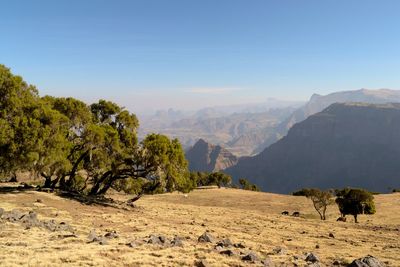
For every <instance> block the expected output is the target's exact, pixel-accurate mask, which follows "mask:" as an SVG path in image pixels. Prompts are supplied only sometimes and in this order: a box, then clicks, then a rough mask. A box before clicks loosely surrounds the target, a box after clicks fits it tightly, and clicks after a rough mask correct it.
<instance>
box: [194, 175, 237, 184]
mask: <svg viewBox="0 0 400 267" xmlns="http://www.w3.org/2000/svg"><path fill="white" fill-rule="evenodd" d="M190 181H191V184H192V185H193V186H210V185H216V186H218V187H221V186H224V187H228V186H231V184H232V177H231V176H230V175H228V174H226V173H223V172H212V173H207V172H191V173H190Z"/></svg>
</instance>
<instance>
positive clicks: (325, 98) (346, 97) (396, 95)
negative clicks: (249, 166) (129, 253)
mask: <svg viewBox="0 0 400 267" xmlns="http://www.w3.org/2000/svg"><path fill="white" fill-rule="evenodd" d="M348 102H363V103H371V104H383V103H390V102H400V91H399V90H390V89H379V90H368V89H360V90H353V91H342V92H335V93H331V94H328V95H318V94H313V95H312V96H311V98H310V100H309V101H308V102H307V103H306V104H305V105H304V106H302V107H300V108H298V109H297V110H295V111H294V112H293V113H292V114H291V115H290V116H289V117H287V118H286V119H285V120H284V121H282V122H281V123H279V124H278V125H277V126H276V128H275V134H272V135H271V136H272V137H273V138H268V139H265V141H264V143H262V144H261V145H260V146H259V147H258V148H257V149H255V150H254V152H253V154H258V153H260V152H262V151H263V150H264V149H265V148H266V147H268V146H269V145H271V144H273V143H275V142H276V141H277V140H279V139H280V138H281V137H283V136H285V135H286V134H287V132H288V130H289V129H290V128H291V127H292V126H293V125H294V124H296V123H298V122H301V121H303V120H305V119H306V118H307V117H308V116H311V115H313V114H315V113H317V112H320V111H322V110H324V109H325V108H327V107H328V106H330V105H331V104H334V103H348Z"/></svg>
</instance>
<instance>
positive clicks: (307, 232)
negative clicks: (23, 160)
mask: <svg viewBox="0 0 400 267" xmlns="http://www.w3.org/2000/svg"><path fill="white" fill-rule="evenodd" d="M113 197H115V198H119V199H124V198H126V196H123V195H116V194H115V195H113ZM37 199H41V200H42V202H41V203H38V202H36V200H37ZM375 201H376V206H377V214H375V215H373V216H361V217H360V218H359V220H360V223H359V224H354V223H353V220H350V222H349V221H348V222H346V223H343V222H336V220H335V219H336V218H337V217H338V216H339V214H338V211H337V208H336V206H332V207H330V208H329V210H328V211H329V214H328V216H329V217H328V218H329V219H328V220H327V221H320V220H319V219H318V216H317V214H316V212H315V211H314V210H313V208H312V205H311V203H310V202H309V200H307V199H305V198H304V197H294V196H286V195H277V194H270V193H258V192H248V191H243V190H234V189H209V190H195V191H193V192H191V193H189V194H188V196H187V197H185V196H184V195H183V194H179V193H172V194H163V195H154V196H145V197H143V198H142V199H140V200H139V201H138V202H137V207H136V208H134V209H132V210H123V209H116V208H112V207H103V206H97V205H90V206H89V205H84V204H81V203H79V202H77V201H73V200H69V199H65V198H61V197H58V196H56V195H54V194H49V193H43V192H23V193H5V194H0V207H2V208H4V209H5V210H11V209H14V208H17V209H20V210H26V211H29V210H35V211H36V212H37V213H38V214H39V217H40V218H41V219H46V218H47V219H48V218H54V219H56V220H57V221H67V222H70V223H71V224H72V225H73V226H74V227H75V228H76V229H77V235H78V238H60V237H59V235H60V233H59V232H49V231H47V230H44V229H40V228H31V229H24V228H23V227H22V226H21V225H19V224H15V223H10V222H2V223H0V265H1V266H65V265H70V266H193V264H194V262H195V261H196V260H197V259H202V258H206V259H207V261H208V262H209V263H210V265H211V266H245V265H246V263H244V262H242V261H241V260H240V258H239V257H237V256H235V257H228V256H223V255H220V254H218V252H216V251H215V250H214V246H213V245H212V244H204V243H198V242H197V237H198V236H199V235H201V234H202V233H203V232H204V231H206V230H208V231H210V232H211V233H212V235H214V236H215V237H216V238H218V239H222V238H230V239H231V240H232V241H233V242H241V243H243V244H244V245H245V246H246V249H248V250H252V251H254V252H256V253H257V254H258V255H259V256H260V258H266V257H269V258H270V259H271V260H272V261H273V262H274V263H275V264H276V265H277V266H281V265H282V266H293V263H297V264H299V266H304V264H305V261H304V260H303V259H302V255H303V254H304V253H307V252H315V253H316V254H317V255H318V256H319V257H320V259H321V261H322V263H323V264H324V265H326V266H330V265H331V264H332V262H333V261H334V260H336V259H340V260H341V261H343V262H351V261H352V260H354V259H355V258H359V257H362V256H366V255H368V254H372V255H374V256H376V257H378V258H379V259H381V260H382V261H385V262H387V263H388V265H389V266H400V241H399V237H400V194H388V195H377V196H376V197H375ZM283 210H288V211H290V212H293V211H300V212H301V214H302V217H301V218H294V217H291V216H282V215H281V214H280V213H281V212H282V211H283ZM348 219H350V218H348ZM91 229H96V230H97V232H98V233H103V234H104V233H105V232H106V231H107V230H116V231H117V232H118V233H119V235H120V237H119V238H117V239H113V240H111V241H110V242H109V244H108V245H104V246H102V245H99V244H96V243H87V236H88V233H89V231H90V230H91ZM329 233H333V234H334V236H335V238H330V237H329ZM150 234H161V235H165V236H166V237H169V238H172V237H173V236H174V235H178V236H181V237H185V238H186V237H187V239H186V240H185V242H184V244H185V245H184V247H170V248H162V247H159V246H156V245H152V244H143V245H140V246H138V247H135V248H130V247H128V246H126V245H125V243H127V242H129V241H131V240H139V241H140V240H143V239H145V238H146V237H147V236H149V235H150ZM316 245H319V248H316ZM277 247H283V248H285V249H286V250H287V253H285V254H282V255H277V254H276V253H274V252H273V250H274V248H277ZM246 249H242V250H243V251H246ZM295 257H299V258H298V259H295Z"/></svg>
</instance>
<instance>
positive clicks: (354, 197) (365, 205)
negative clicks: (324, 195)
mask: <svg viewBox="0 0 400 267" xmlns="http://www.w3.org/2000/svg"><path fill="white" fill-rule="evenodd" d="M335 193H336V200H335V202H336V204H337V205H338V207H339V210H340V213H341V214H342V217H345V216H346V215H353V216H354V221H355V222H356V223H357V222H358V221H357V215H359V214H374V213H375V212H376V210H375V203H374V196H373V195H372V193H370V192H368V191H366V190H364V189H352V188H345V189H342V190H336V192H335Z"/></svg>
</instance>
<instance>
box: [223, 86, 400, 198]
mask: <svg viewBox="0 0 400 267" xmlns="http://www.w3.org/2000/svg"><path fill="white" fill-rule="evenodd" d="M344 95H345V96H347V98H345V97H343V96H344ZM348 99H349V100H350V101H351V100H357V101H358V100H359V99H360V100H362V101H369V102H382V103H384V102H385V101H399V100H400V94H399V92H398V91H390V90H379V91H370V90H359V91H354V94H353V93H350V92H344V93H343V94H341V93H336V94H331V95H328V96H325V97H322V96H313V97H312V98H311V100H310V102H309V103H307V105H306V106H304V107H303V108H301V109H299V110H298V111H296V112H295V113H294V114H293V115H292V117H291V118H292V119H288V120H287V121H286V123H287V124H286V125H288V126H289V125H290V123H291V122H295V121H296V120H299V119H301V118H304V117H305V116H307V115H308V114H310V113H314V112H316V111H317V110H318V109H320V108H321V107H323V106H325V105H329V103H330V102H333V101H335V102H336V101H338V100H343V101H347V100H348ZM293 118H294V119H293ZM399 162H400V104H399V103H396V104H366V103H335V104H331V105H330V106H329V107H327V108H325V109H324V110H323V111H322V112H319V113H317V114H314V115H311V116H310V117H308V118H307V119H306V120H304V121H302V122H300V123H297V124H295V125H294V126H292V127H291V128H290V130H289V132H288V134H287V136H285V137H284V138H282V139H281V140H279V141H278V142H276V143H274V144H273V145H271V146H269V147H268V148H266V149H265V150H264V151H263V152H262V153H260V154H259V155H257V156H254V157H244V158H241V159H240V160H239V162H238V163H237V164H236V165H235V166H233V167H230V168H228V169H227V170H226V172H227V173H229V174H231V175H232V176H233V177H234V178H235V179H238V178H242V177H245V178H247V179H249V180H250V181H251V182H253V183H256V184H257V185H259V186H260V187H261V188H262V189H263V190H266V191H269V192H279V193H290V192H292V191H294V190H297V189H300V188H303V187H318V188H341V187H346V186H352V187H363V188H367V189H369V190H372V191H382V192H385V191H388V190H389V188H395V187H399V186H400V176H399V174H400V164H399Z"/></svg>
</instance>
